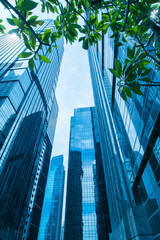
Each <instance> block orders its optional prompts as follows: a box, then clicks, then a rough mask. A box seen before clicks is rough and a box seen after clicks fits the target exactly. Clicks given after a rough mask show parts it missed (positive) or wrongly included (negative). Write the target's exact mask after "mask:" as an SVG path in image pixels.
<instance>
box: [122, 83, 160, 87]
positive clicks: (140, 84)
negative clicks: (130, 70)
mask: <svg viewBox="0 0 160 240" xmlns="http://www.w3.org/2000/svg"><path fill="white" fill-rule="evenodd" d="M150 83H151V84H149V83H125V85H127V86H146V87H160V82H150Z"/></svg>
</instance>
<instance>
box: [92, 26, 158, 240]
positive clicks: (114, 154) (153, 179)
mask: <svg viewBox="0 0 160 240" xmlns="http://www.w3.org/2000/svg"><path fill="white" fill-rule="evenodd" d="M111 35H112V32H111V30H110V29H109V31H108V33H107V35H104V34H103V35H102V41H101V42H98V45H97V46H95V45H94V46H92V47H90V48H89V52H88V54H89V63H90V71H91V77H92V85H93V93H94V100H95V106H96V112H97V116H98V125H99V129H100V143H101V148H102V160H103V168H104V173H105V183H106V189H107V197H108V205H109V212H110V218H111V227H112V234H111V239H123V240H124V239H147V240H148V239H160V228H159V222H160V189H159V186H160V175H159V169H160V161H159V133H160V129H159V122H160V114H159V111H160V104H159V88H157V87H147V86H146V87H143V89H142V90H143V93H144V95H143V96H138V95H135V94H133V96H132V99H129V100H128V102H125V101H124V100H123V99H122V98H121V97H120V94H119V92H118V87H117V85H116V79H115V77H114V76H113V75H112V74H111V73H110V72H109V70H108V68H113V66H114V58H118V59H119V60H120V61H121V62H122V64H123V63H124V59H125V56H126V52H127V47H128V46H129V45H130V44H131V43H130V42H127V43H125V44H124V45H122V46H121V47H116V46H115V45H114V41H113V39H112V38H110V36H111ZM150 68H151V72H150V73H149V75H150V78H151V79H152V80H153V81H155V82H156V81H158V79H159V77H160V75H159V73H158V72H157V71H156V69H155V67H154V64H151V66H150Z"/></svg>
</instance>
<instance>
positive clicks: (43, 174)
mask: <svg viewBox="0 0 160 240" xmlns="http://www.w3.org/2000/svg"><path fill="white" fill-rule="evenodd" d="M47 28H52V29H53V28H54V21H52V20H46V21H45V22H44V24H43V25H42V26H39V27H37V29H36V31H37V32H39V33H43V32H44V31H45V29H47ZM56 44H57V45H58V46H59V47H58V48H57V49H56V48H54V49H53V51H52V53H51V54H50V55H49V53H48V47H46V46H43V48H42V49H41V50H40V52H39V54H42V55H45V56H48V57H49V58H50V60H51V64H46V63H44V62H42V61H40V60H37V61H35V69H34V71H30V70H29V68H28V59H18V57H17V55H18V54H19V53H21V52H23V51H25V50H26V48H25V46H24V43H23V40H22V39H19V38H18V37H17V36H16V35H15V34H13V35H9V34H5V35H1V36H0V183H1V184H0V239H1V240H17V239H20V240H22V239H29V240H32V239H34V240H35V239H37V234H38V228H39V222H40V216H41V209H42V204H43V197H44V191H45V185H46V179H47V173H48V167H49V162H50V155H51V150H52V144H53V138H54V131H55V126H56V120H57V114H58V105H57V101H56V98H55V89H56V85H57V80H58V74H59V69H60V64H61V60H62V55H63V38H62V39H60V40H58V41H57V42H56Z"/></svg>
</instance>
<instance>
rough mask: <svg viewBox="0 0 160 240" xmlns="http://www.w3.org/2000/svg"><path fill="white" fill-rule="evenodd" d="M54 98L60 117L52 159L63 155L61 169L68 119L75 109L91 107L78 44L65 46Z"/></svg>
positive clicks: (87, 73) (85, 60)
mask: <svg viewBox="0 0 160 240" xmlns="http://www.w3.org/2000/svg"><path fill="white" fill-rule="evenodd" d="M56 97H57V102H58V105H59V113H58V120H57V127H56V133H55V140H54V145H53V151H52V156H56V155H59V154H64V165H65V167H66V165H67V160H68V148H69V134H70V118H71V116H73V111H74V108H78V107H86V106H87V107H88V106H93V105H94V102H93V95H92V86H91V79H90V71H89V63H88V55H87V51H86V50H83V49H82V45H81V43H79V42H76V43H74V44H73V45H70V44H67V45H66V44H65V49H64V55H63V60H62V64H61V69H60V75H59V79H58V84H57V89H56Z"/></svg>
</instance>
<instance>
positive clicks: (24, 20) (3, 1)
mask: <svg viewBox="0 0 160 240" xmlns="http://www.w3.org/2000/svg"><path fill="white" fill-rule="evenodd" d="M0 2H1V3H2V4H3V5H4V6H6V5H7V6H8V7H9V8H11V9H12V10H13V11H14V12H15V13H16V14H17V15H18V16H19V17H20V18H21V19H22V21H23V22H24V23H25V24H26V26H27V27H28V28H29V29H30V31H31V32H32V33H33V34H34V35H35V37H36V39H37V40H38V41H39V42H40V43H41V44H43V45H47V46H50V44H47V43H45V42H43V41H42V40H41V39H40V38H39V37H38V35H37V34H36V33H35V31H34V30H33V28H32V27H31V26H30V24H29V23H28V22H27V21H26V19H25V18H24V17H23V16H22V14H21V13H20V12H19V11H18V10H17V9H16V8H15V7H13V6H12V4H10V3H9V2H8V1H7V0H0Z"/></svg>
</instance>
